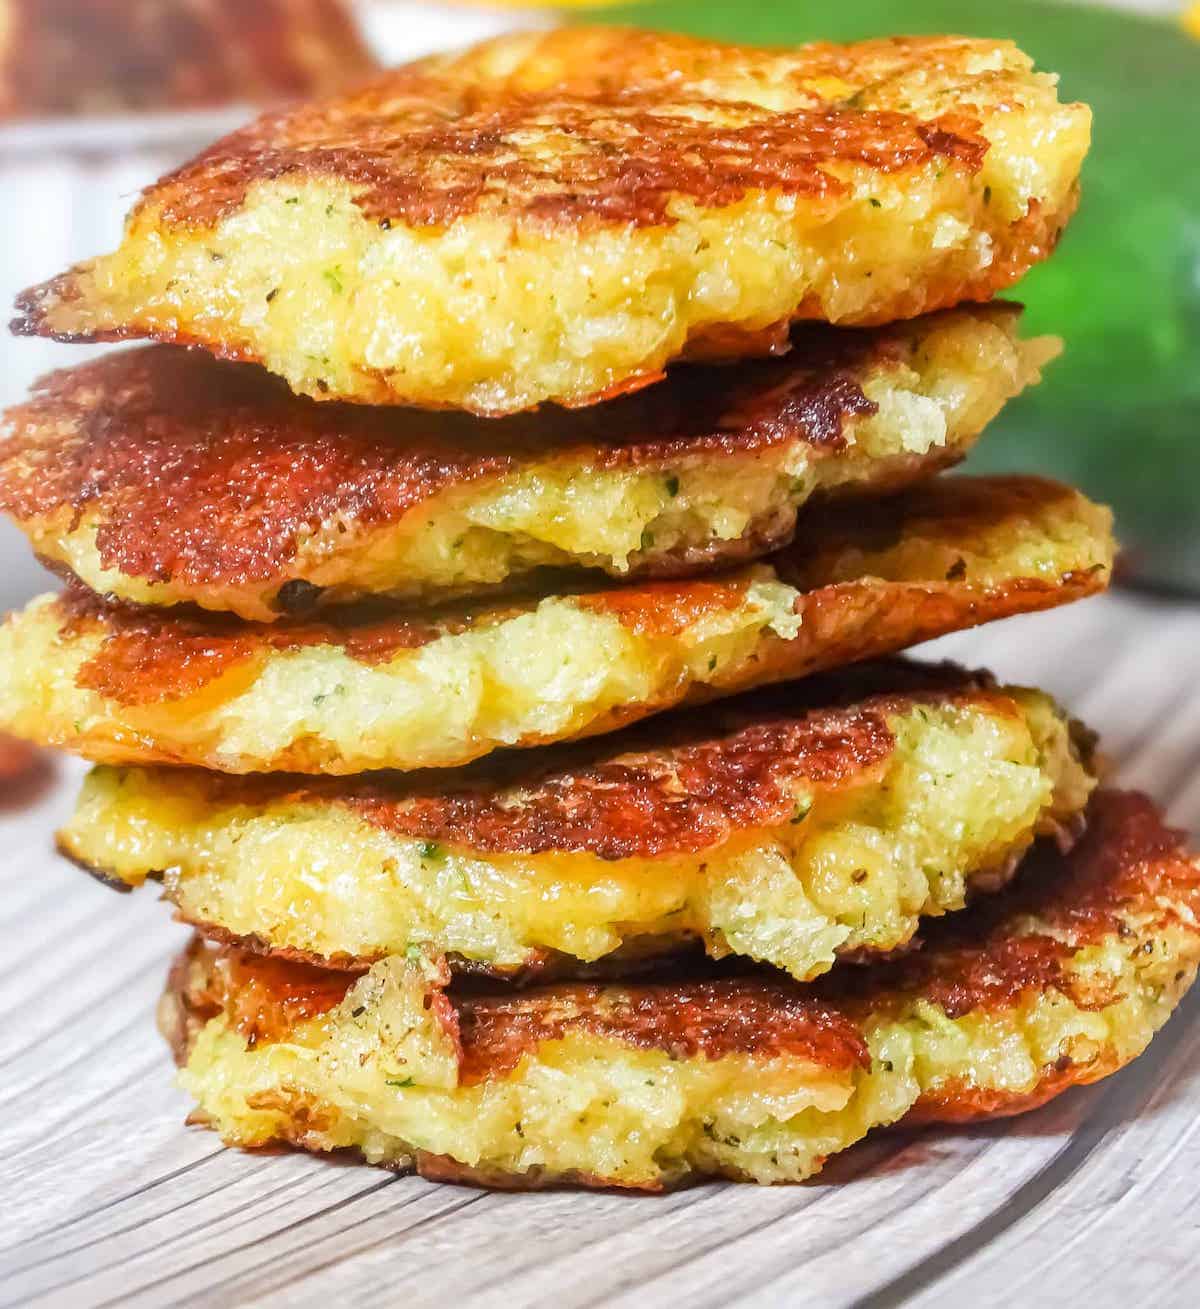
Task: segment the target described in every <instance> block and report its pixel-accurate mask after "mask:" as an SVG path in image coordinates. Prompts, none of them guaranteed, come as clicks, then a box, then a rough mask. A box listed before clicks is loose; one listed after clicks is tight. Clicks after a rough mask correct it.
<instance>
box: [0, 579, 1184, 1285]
mask: <svg viewBox="0 0 1200 1309" xmlns="http://www.w3.org/2000/svg"><path fill="white" fill-rule="evenodd" d="M930 653H936V654H947V655H949V654H953V655H954V656H955V657H957V658H960V659H962V660H963V661H965V662H968V663H974V664H985V663H986V664H987V665H989V666H991V667H992V668H994V669H995V671H996V672H997V673H999V674H1000V675H1001V676H1003V677H1005V678H1008V679H1012V680H1024V681H1028V682H1034V683H1038V684H1041V685H1044V686H1046V687H1047V688H1049V689H1050V690H1052V691H1055V692H1056V693H1058V694H1059V695H1060V696H1061V697H1062V698H1063V699H1064V700H1065V701H1066V702H1067V703H1068V704H1069V706H1070V707H1071V709H1072V710H1073V711H1074V712H1076V713H1077V714H1079V715H1080V716H1081V717H1083V718H1085V719H1086V720H1087V721H1088V722H1089V723H1091V724H1092V725H1093V726H1095V727H1097V728H1099V729H1100V730H1101V731H1102V733H1103V737H1104V742H1105V746H1106V748H1107V751H1108V753H1109V755H1110V756H1111V757H1112V758H1113V759H1114V761H1115V762H1116V764H1117V767H1118V776H1119V778H1120V779H1121V780H1122V781H1123V782H1126V783H1128V784H1130V785H1134V786H1141V787H1144V788H1146V789H1149V790H1152V791H1153V792H1154V793H1155V794H1157V795H1158V796H1159V797H1160V798H1162V799H1163V800H1164V801H1165V802H1166V803H1167V804H1168V807H1169V812H1170V815H1171V817H1172V819H1173V820H1174V821H1176V822H1177V823H1179V824H1180V825H1182V826H1185V827H1188V828H1190V829H1191V830H1193V831H1196V830H1197V829H1198V828H1200V692H1198V691H1197V686H1198V684H1200V608H1197V607H1185V606H1183V605H1179V604H1166V603H1160V602H1154V601H1149V600H1140V599H1133V598H1130V597H1127V596H1115V597H1109V598H1106V599H1103V600H1099V601H1092V602H1088V603H1085V604H1083V605H1078V606H1075V607H1074V608H1073V609H1071V610H1068V611H1063V612H1060V613H1056V614H1048V615H1042V616H1039V617H1036V618H1025V619H1015V620H1012V621H1010V622H1008V623H1004V624H999V625H996V626H994V627H992V628H990V629H987V630H985V631H979V632H975V633H970V634H967V635H965V636H962V637H958V638H954V639H952V640H950V641H946V642H942V643H939V644H938V645H937V646H936V647H931V649H930ZM80 773H81V768H80V767H79V766H78V765H76V764H74V763H72V762H69V761H63V762H62V763H61V764H60V766H59V768H58V770H57V775H56V777H55V778H54V779H53V780H52V781H51V782H50V783H49V784H48V786H47V788H46V790H45V793H44V794H43V795H41V796H40V798H38V800H37V802H36V803H35V804H34V805H33V806H32V807H27V808H22V809H19V810H15V811H9V812H4V811H3V810H2V809H0V883H2V892H3V893H2V894H0V948H2V949H3V954H4V958H5V960H6V963H7V966H6V967H5V969H4V970H3V973H2V974H0V1101H2V1104H3V1107H2V1108H0V1183H2V1184H0V1246H2V1247H3V1249H2V1252H0V1304H4V1305H22V1306H25V1305H64V1306H72V1307H74V1306H94V1305H95V1306H98V1305H117V1304H119V1305H123V1306H166V1305H177V1304H180V1305H181V1304H186V1305H197V1306H223V1307H224V1306H231V1305H249V1304H254V1305H272V1306H274V1305H280V1306H282V1305H310V1304H311V1305H318V1306H329V1305H333V1306H339V1307H340V1306H353V1307H355V1309H357V1306H371V1305H377V1304H378V1305H383V1304H388V1305H391V1304H395V1303H397V1302H399V1303H403V1304H404V1305H405V1306H410V1307H413V1309H416V1307H418V1306H426V1305H428V1306H435V1305H437V1306H443V1305H446V1304H454V1305H481V1306H482V1305H505V1306H524V1305H540V1304H553V1305H555V1306H556V1309H583V1306H592V1305H601V1304H603V1305H633V1304H635V1303H636V1304H638V1305H639V1306H645V1305H647V1304H651V1305H658V1304H664V1305H665V1304H674V1303H680V1304H682V1303H686V1304H687V1305H688V1306H689V1309H692V1307H693V1306H695V1307H697V1309H699V1307H700V1306H709V1305H712V1306H717V1305H722V1306H725V1305H731V1304H735V1305H739V1306H742V1305H745V1306H765V1305H794V1304H799V1303H803V1304H806V1305H817V1306H826V1305H829V1306H835V1305H838V1306H840V1305H859V1306H871V1307H872V1309H883V1307H884V1306H893V1305H908V1304H914V1305H921V1306H927V1305H939V1304H951V1303H953V1304H970V1305H972V1306H991V1305H997V1306H998V1305H1001V1304H1004V1305H1009V1304H1012V1303H1017V1304H1027V1305H1028V1304H1036V1305H1041V1304H1058V1303H1062V1302H1064V1301H1065V1300H1067V1299H1072V1300H1074V1301H1076V1302H1079V1301H1082V1302H1084V1303H1086V1304H1088V1305H1089V1309H1095V1307H1097V1306H1099V1307H1100V1309H1105V1307H1106V1306H1122V1309H1126V1307H1129V1306H1141V1305H1151V1304H1152V1305H1155V1306H1159V1307H1167V1309H1171V1307H1173V1306H1190V1305H1194V1304H1196V1303H1197V1300H1198V1298H1200V1294H1198V1293H1197V1291H1196V1284H1197V1274H1198V1272H1200V1232H1198V1230H1197V1229H1198V1227H1200V1132H1197V1130H1196V1114H1195V1112H1194V1109H1193V1105H1195V1104H1198V1103H1200V1022H1198V1018H1200V992H1198V993H1197V994H1196V995H1195V996H1194V997H1193V999H1192V1000H1190V1001H1188V1002H1186V1003H1185V1005H1184V1006H1183V1008H1182V1009H1181V1011H1180V1012H1179V1014H1178V1015H1177V1016H1176V1018H1175V1019H1174V1020H1173V1021H1172V1022H1171V1024H1170V1025H1169V1026H1168V1027H1167V1029H1166V1030H1165V1031H1164V1032H1163V1033H1162V1034H1161V1035H1160V1037H1159V1038H1158V1040H1157V1041H1156V1042H1155V1043H1154V1045H1153V1046H1152V1047H1151V1050H1150V1051H1149V1053H1148V1054H1147V1056H1145V1058H1144V1059H1143V1060H1142V1061H1140V1062H1139V1063H1138V1064H1137V1065H1135V1066H1134V1067H1133V1068H1132V1069H1129V1070H1127V1071H1126V1072H1125V1073H1123V1074H1121V1075H1120V1076H1118V1077H1116V1078H1113V1079H1111V1080H1110V1081H1108V1082H1106V1083H1104V1084H1102V1085H1100V1086H1098V1087H1093V1088H1090V1089H1088V1090H1085V1091H1080V1092H1077V1093H1071V1094H1069V1095H1067V1096H1065V1097H1063V1098H1062V1099H1061V1100H1059V1101H1057V1102H1055V1103H1054V1104H1052V1105H1050V1106H1048V1107H1047V1108H1046V1109H1044V1110H1042V1111H1040V1112H1038V1113H1036V1114H1033V1115H1029V1116H1027V1117H1025V1118H1022V1119H1017V1120H1012V1121H1010V1122H1007V1123H1003V1124H996V1125H990V1126H986V1127H979V1128H971V1129H965V1130H960V1131H944V1130H941V1131H936V1132H934V1131H930V1132H926V1133H921V1134H905V1133H893V1134H889V1135H884V1136H880V1137H878V1138H875V1139H873V1140H871V1141H868V1142H867V1143H865V1144H864V1145H862V1146H861V1147H858V1148H856V1149H855V1150H853V1151H851V1152H849V1153H848V1154H847V1155H846V1156H844V1157H842V1158H841V1159H838V1160H836V1161H835V1162H834V1163H833V1164H832V1165H831V1166H830V1167H829V1168H828V1169H827V1170H826V1172H825V1173H824V1174H823V1176H822V1177H821V1178H819V1179H818V1180H817V1181H815V1182H814V1183H811V1184H809V1185H805V1186H800V1187H790V1188H776V1189H759V1188H755V1187H749V1186H732V1185H724V1184H713V1185H706V1186H701V1187H697V1188H695V1189H692V1190H688V1191H684V1192H681V1193H678V1194H675V1195H670V1196H666V1197H657V1198H656V1197H628V1196H621V1195H609V1194H603V1195H596V1194H585V1193H571V1192H557V1193H549V1194H541V1195H531V1196H521V1195H491V1194H486V1193H483V1192H477V1191H471V1190H465V1189H460V1188H454V1187H444V1186H437V1185H431V1184H429V1183H426V1182H422V1181H420V1180H417V1179H414V1178H395V1177H392V1176H391V1175H389V1174H387V1173H382V1172H377V1171H373V1170H371V1169H367V1168H363V1167H359V1166H354V1165H348V1164H344V1163H340V1162H329V1161H326V1160H317V1159H309V1158H305V1157H301V1156H298V1155H288V1154H262V1155H247V1154H239V1153H235V1152H232V1151H226V1150H223V1149H221V1147H220V1146H219V1143H218V1142H217V1141H216V1139H215V1138H214V1137H213V1136H212V1135H211V1134H209V1133H207V1132H204V1131H201V1130H199V1129H193V1128H185V1127H184V1126H183V1118H184V1115H185V1113H186V1111H187V1104H186V1102H185V1099H184V1097H183V1096H182V1095H181V1094H180V1093H179V1092H178V1091H176V1090H175V1089H174V1088H173V1086H172V1072H171V1067H170V1063H169V1060H168V1058H167V1054H166V1051H165V1049H164V1048H163V1046H162V1044H161V1042H160V1041H159V1039H158V1037H157V1035H156V1033H155V1031H154V1026H153V1009H154V1003H155V1000H156V997H157V993H158V990H159V987H160V986H161V983H162V980H163V976H164V973H165V968H166V963H167V959H168V957H169V956H170V954H171V953H172V951H173V950H174V949H175V948H177V947H178V945H179V943H180V942H181V940H182V939H183V938H184V935H185V933H184V932H183V930H182V929H181V928H179V927H177V926H176V925H174V924H171V923H169V922H168V919H167V914H166V911H165V909H164V908H163V906H161V905H160V904H158V903H156V901H155V898H154V896H153V895H152V894H151V893H149V892H143V893H141V894H137V895H132V896H126V897H118V896H116V895H114V894H113V893H112V892H110V891H108V890H106V889H105V888H103V887H101V886H99V885H96V884H94V883H92V882H90V881H89V880H88V879H87V878H86V877H84V876H82V875H81V874H80V873H78V872H77V871H75V870H74V869H72V868H70V867H68V866H67V865H66V864H64V863H62V862H61V861H59V860H57V859H56V858H55V857H54V856H53V855H52V854H51V853H50V844H49V843H50V833H51V831H52V829H53V827H54V825H55V823H56V821H58V820H60V819H61V818H62V816H63V815H64V814H65V813H66V811H67V808H68V806H69V805H70V803H71V799H72V794H73V789H74V787H75V785H76V784H77V782H78V778H79V776H80Z"/></svg>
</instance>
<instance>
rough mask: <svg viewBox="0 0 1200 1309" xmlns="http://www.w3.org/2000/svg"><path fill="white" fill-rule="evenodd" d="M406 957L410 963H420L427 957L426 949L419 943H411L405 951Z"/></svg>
mask: <svg viewBox="0 0 1200 1309" xmlns="http://www.w3.org/2000/svg"><path fill="white" fill-rule="evenodd" d="M404 957H405V959H407V960H408V962H409V963H410V964H419V963H420V962H421V960H422V959H424V958H425V951H424V950H422V949H421V947H420V946H419V945H410V946H409V947H408V948H407V949H406V950H405V951H404Z"/></svg>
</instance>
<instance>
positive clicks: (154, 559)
mask: <svg viewBox="0 0 1200 1309" xmlns="http://www.w3.org/2000/svg"><path fill="white" fill-rule="evenodd" d="M1017 317H1018V312H1017V310H1016V309H1015V308H1014V307H1012V306H1007V305H1000V306H988V307H986V308H977V309H970V310H964V311H958V312H951V313H946V314H941V315H936V316H933V317H930V318H926V319H922V320H920V321H919V322H916V323H911V324H906V325H901V326H899V327H896V328H888V329H880V330H877V331H874V332H861V333H857V332H855V333H840V332H834V331H832V330H830V329H820V328H817V329H811V330H808V331H806V332H803V333H801V334H800V336H799V337H798V340H797V344H796V348H795V350H794V351H793V352H792V354H791V355H790V356H789V357H788V358H787V359H785V360H780V361H776V362H772V363H767V364H762V365H758V366H755V367H751V368H749V369H747V370H736V369H703V370H686V371H681V372H679V373H677V374H675V375H674V376H673V377H672V378H671V379H670V380H669V381H668V382H666V383H664V384H663V385H662V386H658V387H654V388H651V389H650V390H648V391H646V392H643V393H642V394H641V395H638V396H635V397H630V398H628V399H626V400H623V401H615V402H613V403H612V404H609V405H604V406H601V407H600V408H598V409H596V410H594V411H591V412H588V413H579V414H565V413H563V412H562V411H556V412H543V413H541V414H538V415H534V416H525V417H518V418H515V419H512V420H509V421H507V422H496V421H483V420H478V419H472V418H467V417H463V416H461V415H448V414H440V415H430V414H427V413H422V412H420V411H416V410H404V409H371V408H365V407H363V406H351V405H316V404H313V403H312V402H310V401H307V400H302V399H297V398H295V397H293V396H292V395H291V394H290V393H289V392H288V391H287V389H286V387H284V386H283V385H282V384H280V383H278V382H277V381H276V380H275V379H273V378H271V377H270V376H269V375H268V374H265V373H263V372H262V371H261V370H259V369H255V368H250V367H233V366H230V365H227V364H221V363H219V362H217V361H215V360H212V359H209V358H208V357H206V356H204V355H203V354H200V353H194V352H193V353H188V352H183V351H179V350H173V349H167V348H165V347H158V348H151V349H144V350H139V351H132V352H129V353H125V354H119V355H115V356H111V357H109V358H106V359H102V360H100V361H98V362H95V363H92V364H88V365H85V366H84V367H82V368H78V369H74V370H71V371H68V372H62V373H57V374H55V375H53V376H52V377H50V378H47V379H46V380H45V381H44V382H43V383H42V384H41V385H40V386H39V387H38V388H37V390H36V391H35V393H34V396H33V399H32V400H31V401H29V402H28V403H27V404H24V405H20V406H17V407H16V408H15V409H13V410H11V411H10V412H9V414H8V434H7V438H6V439H5V440H3V441H2V442H0V510H3V511H6V512H8V513H9V514H10V515H12V517H13V518H14V519H15V520H16V522H17V523H18V525H19V526H21V527H22V529H23V530H24V531H25V532H26V534H27V535H28V536H29V538H30V540H31V542H32V544H33V546H34V548H35V550H37V552H38V553H39V554H40V555H41V556H42V557H43V558H44V559H46V560H47V561H48V562H50V563H51V564H52V565H53V566H55V567H58V568H60V569H64V570H67V571H69V572H73V573H74V574H75V575H76V576H78V577H79V578H80V579H81V580H82V581H83V582H84V583H85V584H86V585H88V586H89V587H91V588H92V589H93V590H95V591H98V592H101V593H109V594H112V595H115V596H118V597H120V598H123V599H126V600H132V601H135V602H138V603H148V604H164V605H170V604H175V603H179V602H190V603H193V604H198V605H200V606H202V607H204V608H206V609H214V610H230V611H232V612H235V613H237V614H239V615H240V616H242V617H244V618H250V619H256V620H260V621H270V620H271V619H272V618H276V617H278V616H279V615H280V613H281V612H288V611H291V612H296V611H306V610H309V609H312V608H313V607H315V606H319V605H323V604H331V603H336V602H339V601H348V600H354V599H356V598H359V597H363V596H372V595H389V596H393V597H399V598H405V599H431V598H433V599H436V598H437V597H439V596H442V597H443V598H444V596H445V595H446V594H457V593H464V592H478V591H485V590H488V589H489V588H490V589H494V588H495V587H496V586H497V585H498V584H503V583H505V582H512V581H516V580H519V579H520V578H521V577H522V576H523V575H525V574H528V573H529V572H531V571H532V570H535V569H537V568H539V567H545V566H557V567H570V568H573V569H576V570H583V569H586V570H590V571H591V572H592V573H593V574H594V575H602V574H603V573H611V574H615V575H623V574H645V573H653V574H658V575H678V574H682V573H688V572H694V571H696V570H698V569H701V568H706V567H712V566H714V565H716V564H719V563H722V562H734V561H738V560H743V559H747V558H753V557H755V556H756V555H760V554H763V553H765V552H767V551H768V550H770V549H772V548H773V547H775V546H778V545H780V544H782V543H783V542H784V541H786V540H787V539H788V537H789V536H790V535H791V532H792V529H793V527H794V524H795V520H796V511H797V508H798V507H799V506H801V505H802V504H803V503H804V502H805V501H807V500H808V499H809V497H810V496H811V495H812V494H813V493H814V492H821V493H824V494H834V493H839V492H840V493H842V494H863V493H866V492H868V491H878V490H880V489H886V488H895V487H897V486H902V485H904V484H906V483H908V482H911V481H913V480H915V479H917V478H919V477H922V476H927V475H928V474H930V473H931V472H934V471H936V470H937V469H939V468H943V467H945V466H946V465H947V464H951V463H954V462H956V461H957V460H958V459H961V458H962V456H963V455H964V454H965V453H966V451H967V450H968V449H969V447H970V446H971V444H972V443H973V442H974V440H975V438H976V436H978V434H979V432H980V431H981V430H982V428H983V427H984V426H985V425H986V424H987V423H988V421H990V419H991V418H992V417H994V416H995V414H996V413H997V412H998V411H999V409H1000V408H1001V407H1002V406H1003V405H1004V403H1005V401H1006V400H1007V399H1009V398H1010V397H1011V396H1013V395H1015V394H1017V393H1018V392H1019V391H1020V390H1021V389H1022V388H1023V387H1024V386H1026V385H1028V384H1030V383H1031V382H1034V381H1036V380H1037V377H1038V369H1039V366H1040V365H1041V364H1042V363H1043V362H1044V361H1045V360H1046V359H1047V358H1048V357H1051V356H1052V355H1053V353H1054V352H1055V348H1056V347H1055V343H1053V342H1051V341H1047V340H1040V341H1031V342H1021V341H1019V340H1018V339H1017V337H1016V329H1017Z"/></svg>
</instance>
